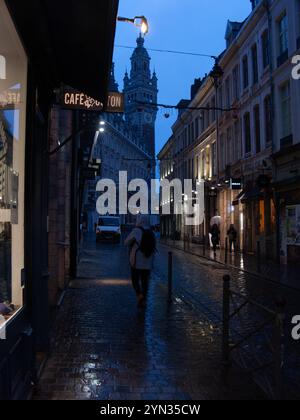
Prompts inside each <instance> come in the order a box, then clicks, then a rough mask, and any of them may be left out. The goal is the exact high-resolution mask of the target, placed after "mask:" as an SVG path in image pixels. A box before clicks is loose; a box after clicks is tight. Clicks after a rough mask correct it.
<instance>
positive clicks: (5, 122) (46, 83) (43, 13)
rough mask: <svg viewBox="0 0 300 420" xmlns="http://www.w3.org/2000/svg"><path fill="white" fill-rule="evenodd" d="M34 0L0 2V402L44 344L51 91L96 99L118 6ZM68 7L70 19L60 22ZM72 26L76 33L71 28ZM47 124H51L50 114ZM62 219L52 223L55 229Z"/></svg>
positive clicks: (24, 385)
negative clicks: (67, 89) (73, 92)
mask: <svg viewBox="0 0 300 420" xmlns="http://www.w3.org/2000/svg"><path fill="white" fill-rule="evenodd" d="M38 3H39V2H36V1H32V0H28V1H27V2H26V4H25V3H22V2H21V3H20V2H19V1H16V0H0V400H16V399H26V398H28V397H29V396H30V392H31V390H32V384H33V383H34V382H35V381H36V379H37V376H38V372H39V369H40V367H41V362H42V360H45V357H46V356H47V354H48V352H49V348H50V343H49V341H50V340H49V334H50V316H49V315H50V310H49V306H50V305H51V303H52V304H53V302H54V299H53V296H54V294H52V292H51V289H52V285H51V282H52V281H55V280H56V279H55V273H54V270H53V277H51V276H50V274H49V270H51V267H52V268H53V265H52V266H51V265H50V264H49V255H48V245H49V228H50V227H51V229H55V223H56V222H55V217H56V216H55V215H53V213H51V215H49V212H48V210H49V207H48V203H49V200H48V199H49V194H48V193H49V186H50V188H51V189H52V191H51V194H52V196H53V195H54V192H55V187H54V183H53V182H49V172H51V171H52V172H51V175H52V176H53V177H55V176H56V175H57V174H59V180H58V183H60V191H61V192H60V197H59V198H58V199H59V200H61V197H62V191H63V189H64V187H63V185H62V183H63V182H64V181H65V184H66V185H65V190H64V191H65V193H66V194H67V195H68V194H69V191H67V189H68V186H70V184H69V181H70V178H69V177H68V176H66V178H65V180H63V173H62V171H61V170H60V171H59V172H56V173H54V172H55V170H54V166H55V165H56V164H57V165H58V166H60V168H61V166H62V163H63V158H66V156H65V157H63V156H62V155H60V157H59V159H58V160H59V161H58V162H55V164H54V165H53V167H52V168H51V169H50V168H49V165H50V162H49V161H50V156H55V155H56V154H54V153H52V151H53V148H54V149H56V148H57V146H58V144H59V143H58V142H60V141H61V140H62V137H63V136H64V133H63V132H61V133H59V139H57V138H56V137H55V142H54V141H53V138H54V137H53V138H52V140H50V139H49V132H50V125H51V124H49V121H50V119H51V118H50V117H51V110H53V108H52V107H53V103H54V95H53V92H54V90H56V89H57V88H59V87H60V85H61V83H62V81H64V82H65V83H67V84H68V85H70V86H73V87H74V88H75V89H77V90H80V91H82V92H87V94H89V95H90V96H92V97H95V98H96V99H98V100H101V102H103V103H104V102H105V98H106V93H107V88H108V80H109V69H110V67H111V61H112V50H113V42H114V35H115V25H116V16H117V9H118V2H117V1H111V0H110V1H103V2H101V5H99V2H98V1H91V2H90V4H89V8H88V9H86V8H84V7H83V6H84V4H85V3H84V2H81V1H78V2H76V4H75V3H74V2H72V4H71V2H70V1H69V0H66V1H64V2H63V3H61V2H57V1H56V0H51V1H47V0H46V1H44V2H43V7H41V8H40V7H39V4H38ZM71 7H72V10H73V12H74V19H75V18H76V17H77V19H78V20H77V22H76V21H72V22H70V19H69V11H70V9H71ZM58 10H59V13H57V11H58ZM85 22H86V24H85ZM73 24H75V25H76V26H78V27H81V28H82V33H74V27H73ZM45 28H47V30H45ZM96 35H97V36H96ZM70 39H72V43H71V44H68V41H67V40H70ZM95 39H97V45H95V43H96V41H95ZM99 42H100V43H101V44H102V46H101V48H100V50H101V53H97V51H99ZM82 43H84V44H85V48H84V49H82V54H83V55H82V56H81V57H80V58H81V60H78V53H77V52H78V50H79V48H80V46H81V47H82ZM41 51H42V52H43V53H42V54H41ZM84 54H87V55H86V56H84ZM73 58H75V61H76V63H75V64H76V65H74V62H73V61H72V60H73ZM99 68H100V69H101V70H100V75H99V74H98V78H94V74H93V72H94V69H99ZM99 79H100V81H99ZM52 117H53V115H52ZM52 123H53V126H55V127H56V128H58V126H59V124H58V121H57V119H56V117H55V118H53V120H52ZM68 130H70V126H69V127H68V124H66V131H68ZM54 131H55V129H54ZM61 136H62V137H61ZM74 144H75V143H74ZM72 145H73V143H72ZM65 155H67V153H66V152H65ZM56 157H57V155H56ZM52 163H53V162H52ZM66 166H68V165H66ZM49 169H50V171H49ZM51 181H53V179H52V180H51ZM73 186H74V188H75V187H76V188H77V185H76V183H75V182H74V183H73V182H72V181H71V186H70V189H73V188H72V187H73ZM55 199H56V197H55ZM67 201H68V200H66V202H67ZM58 204H59V206H60V209H58V214H57V218H59V217H60V216H61V215H62V213H63V207H65V209H64V211H65V212H66V213H67V212H68V205H67V203H62V202H61V201H59V202H58ZM71 207H72V206H71ZM72 208H73V207H72ZM52 210H53V212H55V211H56V210H55V209H54V208H53V209H52ZM54 216H55V217H54ZM50 218H51V223H49V220H50ZM62 222H63V220H62V219H61V220H59V221H57V223H58V225H59V226H58V229H60V228H61V225H62ZM51 233H52V231H51ZM61 239H62V238H61ZM64 239H65V238H64ZM57 240H58V241H59V240H60V239H59V238H58V237H57V236H56V237H55V235H53V236H52V238H51V239H50V243H51V244H52V245H55V246H57V243H56V241H57ZM71 243H72V240H71ZM50 257H51V256H50ZM53 258H55V255H53ZM49 286H50V287H49ZM53 290H54V288H53ZM49 291H50V294H49ZM49 304H50V305H49Z"/></svg>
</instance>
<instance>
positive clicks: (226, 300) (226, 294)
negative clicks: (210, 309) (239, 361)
mask: <svg viewBox="0 0 300 420" xmlns="http://www.w3.org/2000/svg"><path fill="white" fill-rule="evenodd" d="M229 334H230V276H229V275H226V276H224V277H223V338H222V340H223V346H222V354H223V363H224V364H225V365H229V363H230V348H229Z"/></svg>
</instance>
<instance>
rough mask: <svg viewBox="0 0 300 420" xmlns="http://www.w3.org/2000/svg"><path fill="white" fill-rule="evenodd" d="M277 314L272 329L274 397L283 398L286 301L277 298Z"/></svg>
mask: <svg viewBox="0 0 300 420" xmlns="http://www.w3.org/2000/svg"><path fill="white" fill-rule="evenodd" d="M276 307H277V311H276V312H277V314H276V319H275V331H274V362H275V364H274V369H275V371H274V377H275V398H276V400H279V401H280V400H283V399H284V376H283V375H284V372H283V368H284V319H285V308H286V302H285V300H284V299H278V301H277V302H276Z"/></svg>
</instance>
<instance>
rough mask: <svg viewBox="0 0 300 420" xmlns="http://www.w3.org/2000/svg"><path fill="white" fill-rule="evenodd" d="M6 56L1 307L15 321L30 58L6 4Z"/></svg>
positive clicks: (1, 104)
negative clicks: (13, 316)
mask: <svg viewBox="0 0 300 420" xmlns="http://www.w3.org/2000/svg"><path fill="white" fill-rule="evenodd" d="M0 55H1V57H4V59H3V60H2V64H3V63H4V64H5V68H2V70H1V78H0V304H6V306H7V308H8V309H7V313H8V312H9V311H11V312H10V313H9V314H8V315H7V317H10V316H12V315H13V314H14V313H15V312H16V311H17V310H18V309H19V308H20V307H22V305H23V285H22V277H23V276H22V271H23V269H24V177H25V121H26V109H25V106H26V105H25V104H26V84H27V58H26V55H25V52H24V50H23V48H22V45H21V42H20V40H19V38H18V35H17V32H16V30H15V28H14V25H13V23H12V20H11V18H10V15H9V13H8V10H7V8H6V6H5V2H4V0H0ZM2 307H3V306H2Z"/></svg>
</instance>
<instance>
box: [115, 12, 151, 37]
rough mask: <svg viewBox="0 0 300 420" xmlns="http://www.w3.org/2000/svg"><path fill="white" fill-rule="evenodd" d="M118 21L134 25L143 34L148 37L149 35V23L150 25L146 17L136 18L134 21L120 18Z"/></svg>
mask: <svg viewBox="0 0 300 420" xmlns="http://www.w3.org/2000/svg"><path fill="white" fill-rule="evenodd" d="M117 21H118V22H127V23H132V24H133V25H134V26H136V27H137V28H140V29H141V32H142V34H143V35H147V33H148V32H149V23H148V20H147V18H145V16H136V17H134V18H133V19H130V18H124V17H120V16H119V17H118V18H117Z"/></svg>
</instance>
